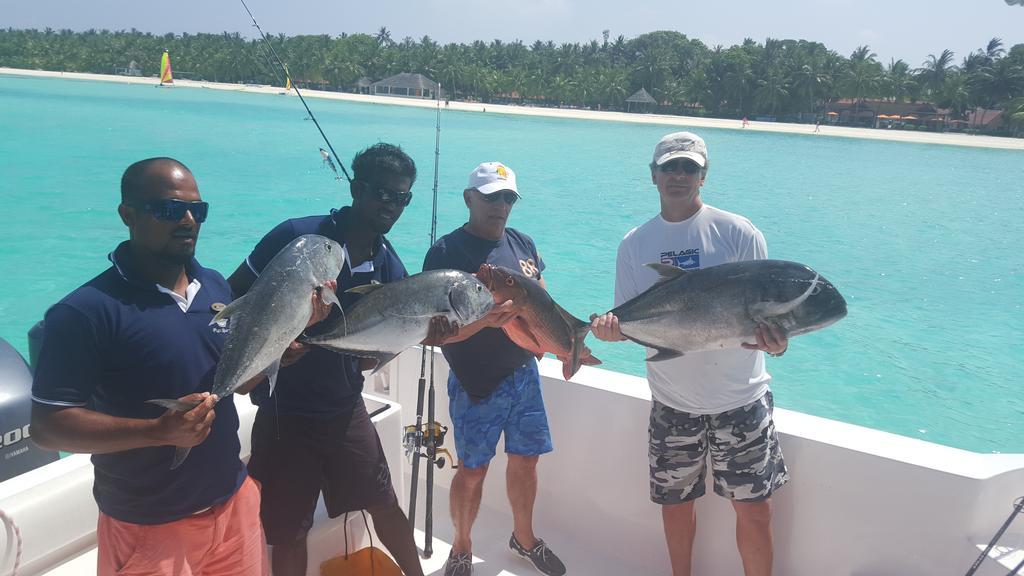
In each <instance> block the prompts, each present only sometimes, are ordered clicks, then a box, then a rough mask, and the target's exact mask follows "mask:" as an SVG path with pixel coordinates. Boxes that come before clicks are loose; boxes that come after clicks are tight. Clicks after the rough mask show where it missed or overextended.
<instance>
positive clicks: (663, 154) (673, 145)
mask: <svg viewBox="0 0 1024 576" xmlns="http://www.w3.org/2000/svg"><path fill="white" fill-rule="evenodd" d="M676 158H687V159H689V160H693V161H694V162H696V163H697V165H698V166H700V167H701V168H706V167H707V165H708V147H707V145H706V144H704V139H703V138H701V137H700V136H697V135H696V134H694V133H693V132H673V133H671V134H669V135H667V136H665V137H664V138H662V139H661V140H660V141H659V142H658V145H657V146H655V147H654V165H655V166H661V165H662V164H664V163H665V162H668V161H669V160H675V159H676Z"/></svg>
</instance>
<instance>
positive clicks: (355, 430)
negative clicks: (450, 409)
mask: <svg viewBox="0 0 1024 576" xmlns="http://www.w3.org/2000/svg"><path fill="white" fill-rule="evenodd" d="M352 174H353V179H352V182H351V185H350V191H351V193H352V205H351V206H344V207H342V208H340V209H338V210H332V211H331V213H330V214H327V215H323V214H321V215H316V216H308V217H305V218H293V219H290V220H285V221H284V222H282V223H281V224H278V225H277V226H276V227H275V228H274V229H273V230H271V231H270V232H268V233H267V235H266V236H264V237H263V239H262V240H260V242H259V244H257V245H256V247H255V248H254V249H253V251H252V253H251V254H249V257H248V258H246V259H245V261H244V262H242V263H241V265H239V267H238V269H237V270H236V271H235V272H234V273H233V274H232V275H231V277H230V278H228V282H229V283H230V284H231V287H232V288H233V289H234V290H235V294H236V296H240V295H241V294H243V293H245V292H246V291H247V290H248V289H249V288H250V287H251V286H252V283H253V282H254V281H255V280H256V278H257V277H258V275H259V273H260V272H261V271H262V270H263V268H264V267H265V266H266V265H267V264H268V263H269V262H270V260H271V259H272V258H273V257H274V255H275V254H277V252H278V250H280V249H281V248H282V247H283V246H285V245H287V244H288V243H289V242H291V241H292V240H294V239H295V238H298V237H299V236H301V235H303V234H320V235H322V236H326V237H328V238H331V239H332V240H335V241H337V242H338V243H339V244H341V245H342V248H343V250H344V251H345V265H344V267H343V268H342V270H341V273H340V274H339V276H338V280H337V282H338V288H337V294H338V297H339V298H340V300H341V304H342V306H343V307H344V308H346V309H347V308H349V307H350V306H352V305H353V304H354V303H355V302H356V300H358V298H359V295H358V294H353V293H351V292H347V290H349V289H351V288H354V287H356V286H362V285H364V284H370V283H372V282H379V283H388V282H394V281H396V280H401V279H402V278H404V277H406V276H407V274H406V270H405V266H404V265H403V264H402V260H401V259H400V258H399V257H398V253H397V252H395V249H394V247H392V246H391V243H390V242H388V240H387V239H386V238H385V236H384V235H385V234H387V233H388V232H390V231H391V227H392V226H393V225H394V224H395V222H397V221H398V219H399V218H400V217H401V216H402V212H403V211H404V210H405V207H406V206H408V205H409V203H410V202H411V201H412V191H411V188H412V185H413V182H415V181H416V165H415V163H413V160H412V158H410V157H409V156H408V155H407V154H406V153H405V152H403V151H402V149H401V148H399V147H398V146H394V145H392V144H386V143H383V142H382V143H378V144H375V145H373V146H370V147H369V148H367V149H366V150H363V151H362V152H360V153H359V154H357V155H356V157H355V159H353V161H352ZM333 314H335V315H337V314H338V312H337V311H335V312H333ZM444 320H445V319H444V317H438V318H435V319H434V325H432V326H431V329H430V332H429V333H428V339H436V340H437V341H440V340H441V339H443V338H445V337H449V336H451V335H452V334H457V332H458V328H457V325H448V324H447V323H446V322H444ZM442 324H443V325H442ZM316 329H317V327H316V326H314V327H313V328H312V329H311V330H312V331H314V332H315V331H316ZM281 366H282V368H281V371H280V373H279V374H278V378H277V387H276V388H275V389H274V395H273V397H271V396H270V393H269V392H270V390H269V387H267V386H266V385H263V386H260V387H258V388H256V389H255V390H254V391H253V393H252V397H253V399H254V401H255V402H256V403H257V404H258V405H259V410H258V411H257V413H256V420H255V422H254V423H253V431H252V457H251V458H250V460H249V472H250V473H251V474H252V475H253V477H254V478H256V479H257V480H259V481H260V482H261V484H262V487H263V499H262V508H261V517H262V520H263V527H264V529H265V530H266V534H267V543H269V544H270V545H271V546H272V547H273V555H272V560H271V561H272V564H273V573H274V575H275V576H293V575H301V574H305V573H306V567H307V566H306V565H307V549H306V536H307V534H308V533H309V530H310V528H311V527H312V525H313V513H314V511H315V509H316V504H317V499H318V497H319V496H320V494H321V493H323V497H324V504H325V505H326V507H327V514H328V516H330V517H331V518H335V517H337V516H340V515H341V514H344V513H346V512H350V511H354V510H361V509H365V510H366V511H367V512H369V513H370V515H371V516H372V517H373V525H374V529H375V530H376V532H377V536H378V537H380V540H381V542H382V543H383V544H384V546H385V547H386V548H387V549H388V551H389V552H391V555H392V556H394V558H395V561H396V562H397V563H398V565H399V566H400V567H401V569H402V571H403V572H404V573H405V574H406V575H407V576H422V574H423V570H422V567H421V566H420V562H419V557H418V555H417V553H416V544H415V542H414V541H413V533H412V528H411V527H410V526H409V520H408V518H407V517H406V516H405V513H404V512H402V509H401V507H399V504H398V499H397V497H396V495H395V490H394V487H393V486H392V484H391V475H390V473H389V471H388V463H387V460H386V459H385V457H384V450H383V449H382V448H381V444H380V439H379V438H378V436H377V431H376V429H375V428H374V426H373V423H372V422H371V421H370V418H369V416H368V415H367V413H366V406H365V404H364V403H363V399H362V396H361V393H362V390H363V375H362V370H366V369H369V368H372V367H373V366H372V364H371V365H370V366H366V365H364V363H362V362H361V361H360V359H359V358H356V357H354V356H349V355H346V354H336V353H334V352H332V351H330V350H327V349H325V348H317V347H315V346H302V345H298V344H293V345H292V347H291V348H290V349H289V351H288V352H286V353H285V356H284V358H282V362H281Z"/></svg>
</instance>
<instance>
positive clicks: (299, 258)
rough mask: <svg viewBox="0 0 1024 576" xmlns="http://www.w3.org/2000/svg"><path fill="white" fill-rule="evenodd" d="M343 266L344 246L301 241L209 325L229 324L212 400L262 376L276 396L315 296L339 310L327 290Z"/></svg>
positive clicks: (179, 406)
mask: <svg viewBox="0 0 1024 576" xmlns="http://www.w3.org/2000/svg"><path fill="white" fill-rule="evenodd" d="M344 263H345V256H344V251H343V250H342V249H341V245H340V244H338V243H337V242H335V241H334V240H331V239H329V238H325V237H323V236H318V235H316V234H306V235H304V236H299V237H298V238H296V239H295V240H293V241H292V242H291V243H290V244H288V245H287V246H285V247H284V248H282V249H281V251H280V252H278V253H277V255H276V256H274V258H273V259H272V260H271V261H270V262H269V263H268V264H267V266H266V268H264V269H263V272H262V273H261V274H260V276H259V278H257V279H256V281H255V282H253V284H252V287H251V288H250V289H249V292H248V293H246V294H245V295H244V296H242V297H241V298H238V299H236V300H235V301H234V302H232V303H231V304H229V305H228V306H227V307H225V308H224V309H223V310H221V311H220V312H219V313H217V315H216V316H214V318H213V320H212V321H211V322H210V323H211V324H214V323H223V322H224V321H226V320H229V319H230V328H231V331H230V333H229V334H228V336H227V340H226V341H225V342H224V350H223V351H222V352H221V356H220V361H219V362H218V363H217V373H216V375H215V376H214V380H213V389H212V390H210V393H211V394H216V395H217V397H218V398H219V399H224V398H226V397H227V396H229V395H231V394H232V393H234V391H235V390H237V389H238V388H239V387H241V386H242V384H245V383H246V382H248V381H249V380H251V379H253V378H254V377H256V376H257V375H259V374H261V373H262V374H266V375H267V377H268V378H269V380H270V393H271V394H273V393H274V385H275V384H276V383H277V371H278V369H279V368H280V367H281V355H282V354H284V352H285V350H286V349H287V348H288V345H289V344H290V343H291V342H293V341H294V340H295V339H296V338H297V337H298V336H299V334H301V333H302V331H303V330H304V329H305V328H306V324H307V323H308V322H309V318H310V316H311V315H312V313H313V303H312V295H313V292H314V290H315V291H318V292H319V293H320V296H321V298H322V299H323V301H324V302H326V303H328V304H335V305H337V306H338V307H339V308H340V307H341V304H340V303H339V302H338V297H337V296H336V295H335V294H334V292H333V291H332V290H325V289H323V286H324V284H325V283H326V282H327V281H328V280H334V279H335V278H337V277H338V274H339V273H340V272H341V267H342V265H343V264H344ZM149 402H150V403H151V404H156V405H157V406H163V407H164V408H170V409H172V410H179V411H187V410H191V409H192V408H194V407H195V406H197V405H198V404H188V403H185V402H181V401H179V400H169V399H164V400H149ZM189 450H190V449H189V448H178V450H177V451H176V452H175V454H174V462H173V463H172V464H171V469H174V468H177V467H178V466H179V465H181V463H182V462H183V461H184V460H185V457H187V456H188V453H189Z"/></svg>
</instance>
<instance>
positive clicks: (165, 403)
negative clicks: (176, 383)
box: [146, 398, 200, 412]
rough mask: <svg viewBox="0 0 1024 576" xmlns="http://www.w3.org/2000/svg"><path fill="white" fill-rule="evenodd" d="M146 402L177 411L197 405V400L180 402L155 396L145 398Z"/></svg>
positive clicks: (186, 410)
mask: <svg viewBox="0 0 1024 576" xmlns="http://www.w3.org/2000/svg"><path fill="white" fill-rule="evenodd" d="M146 403H147V404H154V405H156V406H160V407H161V408H167V409H168V410H176V411H178V412H188V411H189V410H192V409H193V408H195V407H196V406H199V404H200V403H199V402H182V401H181V400H172V399H169V398H157V399H155V400H146Z"/></svg>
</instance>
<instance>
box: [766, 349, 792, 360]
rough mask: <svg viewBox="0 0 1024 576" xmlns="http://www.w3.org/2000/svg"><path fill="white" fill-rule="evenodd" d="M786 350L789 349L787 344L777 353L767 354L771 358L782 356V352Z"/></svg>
mask: <svg viewBox="0 0 1024 576" xmlns="http://www.w3.org/2000/svg"><path fill="white" fill-rule="evenodd" d="M786 350H789V347H788V346H787V347H785V348H783V349H782V352H779V353H778V354H772V353H771V352H769V353H768V355H769V356H771V357H772V358H778V357H779V356H782V355H783V354H785V353H786Z"/></svg>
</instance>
